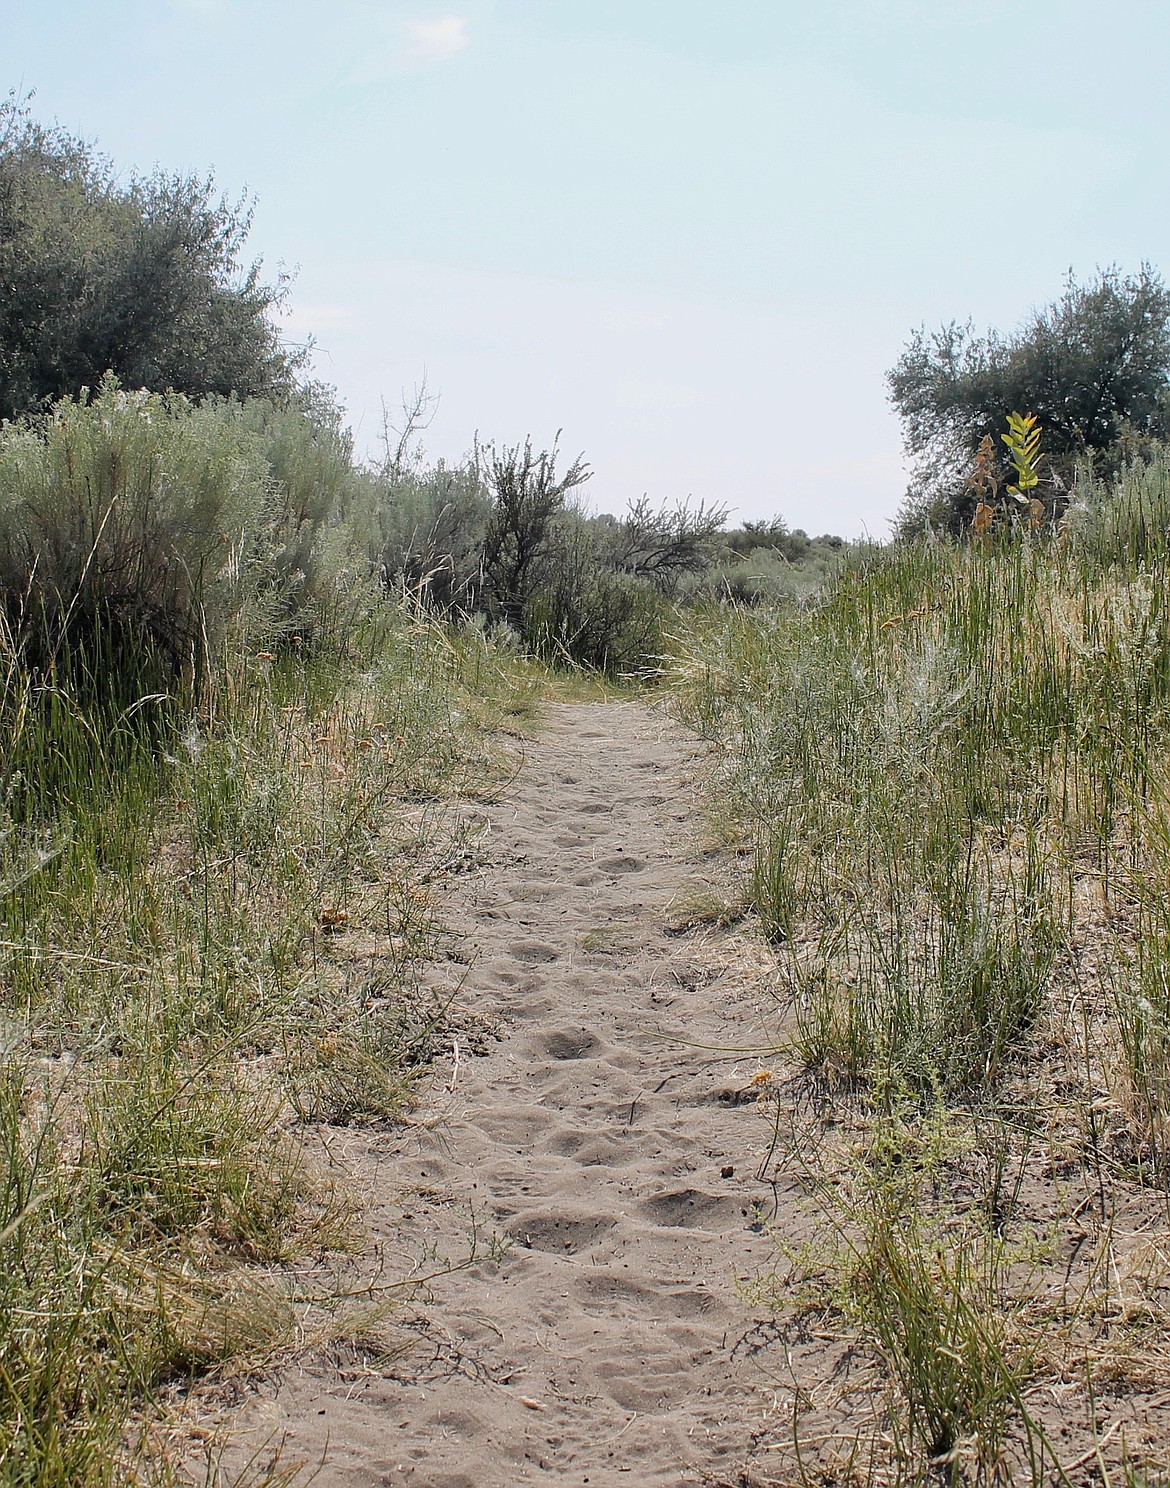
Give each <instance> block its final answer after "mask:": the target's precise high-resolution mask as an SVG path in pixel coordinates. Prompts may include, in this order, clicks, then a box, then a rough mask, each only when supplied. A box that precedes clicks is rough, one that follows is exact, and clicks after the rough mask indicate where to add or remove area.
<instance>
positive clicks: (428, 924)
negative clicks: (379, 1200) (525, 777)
mask: <svg viewBox="0 0 1170 1488" xmlns="http://www.w3.org/2000/svg"><path fill="white" fill-rule="evenodd" d="M86 681H87V685H84V686H81V687H77V688H71V687H70V685H69V681H68V679H67V678H65V677H63V676H61V675H58V676H57V677H54V678H50V679H46V678H43V677H41V678H38V677H36V676H35V675H30V674H28V673H26V672H24V671H22V669H21V667H20V666H19V665H18V658H17V657H16V656H15V655H14V654H12V653H10V663H9V667H8V672H7V688H6V690H5V691H4V692H3V695H2V696H0V742H2V743H3V745H4V746H5V747H4V750H3V757H4V758H5V760H6V780H5V782H4V784H5V795H4V800H5V803H6V807H7V810H6V818H5V821H4V826H3V835H2V837H0V865H2V869H0V871H2V873H3V887H4V893H3V895H2V896H0V985H2V987H3V994H2V1005H0V1038H2V1040H3V1043H2V1050H3V1058H2V1066H0V1151H2V1154H3V1155H2V1157H0V1269H2V1274H0V1484H5V1485H7V1484H12V1485H16V1484H20V1485H26V1484H28V1485H31V1484H37V1485H42V1484H43V1485H49V1484H53V1485H57V1484H59V1485H62V1488H64V1485H66V1484H68V1485H71V1488H78V1485H85V1488H88V1485H98V1484H107V1483H109V1484H114V1483H119V1484H121V1483H125V1482H128V1481H135V1480H136V1475H137V1474H140V1473H145V1472H148V1471H150V1472H153V1473H154V1474H155V1476H156V1477H157V1476H158V1474H159V1473H163V1472H164V1470H169V1469H166V1463H165V1460H163V1459H161V1458H160V1459H158V1460H155V1461H154V1462H153V1466H152V1465H151V1463H150V1462H147V1461H146V1460H145V1459H144V1458H143V1455H142V1454H143V1452H146V1454H147V1456H148V1457H151V1456H153V1455H156V1454H154V1449H153V1448H151V1447H150V1442H151V1441H152V1437H151V1435H150V1433H146V1435H144V1436H142V1437H141V1439H140V1444H139V1447H137V1448H135V1447H134V1445H133V1443H134V1440H135V1437H134V1436H133V1434H132V1433H131V1434H128V1433H127V1423H128V1421H129V1420H130V1418H131V1416H132V1414H133V1413H135V1412H139V1411H141V1410H142V1409H143V1408H144V1405H145V1403H146V1402H148V1401H149V1398H150V1395H151V1392H152V1391H153V1390H154V1389H155V1387H156V1386H158V1385H159V1384H160V1383H162V1382H163V1381H166V1380H172V1379H176V1378H178V1379H182V1378H185V1377H188V1376H191V1375H194V1374H198V1373H199V1372H201V1371H203V1370H206V1369H208V1368H211V1367H213V1366H215V1365H217V1364H218V1363H220V1362H221V1361H233V1363H234V1365H236V1366H239V1365H240V1364H244V1365H246V1364H247V1361H248V1360H249V1359H252V1358H255V1359H257V1360H263V1359H265V1358H268V1357H270V1356H271V1355H272V1353H273V1352H274V1351H275V1352H279V1351H280V1350H281V1349H283V1348H287V1347H288V1346H289V1345H290V1344H291V1343H292V1341H293V1339H294V1337H295V1331H296V1312H295V1308H296V1293H295V1290H294V1289H293V1288H292V1287H291V1285H290V1284H289V1283H286V1282H285V1281H283V1280H282V1279H281V1278H282V1272H281V1267H282V1266H283V1265H284V1263H286V1262H288V1261H289V1260H292V1259H294V1258H295V1257H296V1256H297V1255H298V1254H300V1253H302V1252H303V1251H305V1250H306V1249H307V1248H309V1249H313V1250H320V1249H322V1248H325V1249H328V1248H329V1247H330V1246H334V1245H337V1244H342V1243H350V1242H349V1241H348V1240H347V1239H346V1236H345V1229H346V1226H347V1225H349V1226H351V1227H352V1223H353V1221H352V1217H350V1218H347V1204H346V1200H345V1197H344V1195H341V1194H337V1193H333V1192H332V1191H331V1190H330V1188H329V1187H328V1185H327V1184H326V1183H325V1181H324V1179H323V1178H322V1177H321V1175H319V1174H317V1173H315V1171H314V1169H313V1166H312V1164H310V1163H308V1162H307V1160H306V1158H305V1156H304V1152H303V1150H302V1146H301V1143H300V1141H299V1139H298V1129H299V1127H300V1125H301V1124H302V1123H303V1122H306V1121H310V1122H317V1121H329V1122H334V1123H340V1122H353V1121H384V1120H388V1119H393V1118H395V1117H396V1116H397V1115H399V1114H401V1113H402V1112H403V1110H404V1109H405V1108H406V1107H408V1106H409V1104H410V1102H411V1100H412V1098H413V1092H414V1086H415V1081H416V1079H417V1075H418V1072H419V1071H420V1070H421V1069H422V1068H424V1067H425V1062H426V1060H427V1059H428V1058H429V1057H430V1054H431V1053H432V1052H433V1051H434V1050H435V1049H436V1048H437V1047H438V1044H439V1040H440V1039H441V1036H442V1016H443V1008H442V1006H441V1005H439V1004H436V1003H435V1002H434V1001H433V1000H431V999H430V998H428V997H427V996H424V994H423V993H422V992H421V990H420V989H419V987H418V985H417V983H416V979H415V976H414V967H415V966H416V965H417V963H418V960H419V958H420V957H423V956H425V955H427V954H429V953H430V952H431V951H432V950H433V949H434V947H435V945H436V943H437V938H438V937H439V936H440V935H441V927H440V926H439V925H438V923H437V921H436V918H435V914H434V911H433V909H432V907H431V892H432V887H433V884H434V883H435V882H436V881H438V879H439V878H440V877H441V866H440V865H441V863H442V861H443V860H444V857H445V855H446V852H447V844H448V843H449V841H450V834H451V832H452V831H454V830H455V828H454V827H450V828H449V827H448V826H447V825H446V824H445V803H447V802H448V801H450V800H452V799H453V798H454V797H456V796H464V797H465V796H467V795H474V794H476V793H481V792H483V791H485V790H490V789H493V788H494V781H495V780H496V779H497V778H498V775H499V770H500V766H501V764H502V754H501V752H500V750H499V747H498V746H497V745H496V744H495V743H494V742H493V735H494V733H495V732H496V731H497V730H498V729H500V728H502V727H507V726H513V725H514V721H515V720H517V719H519V718H522V717H526V716H530V715H531V714H532V712H533V711H534V709H535V707H536V705H537V700H538V698H539V696H540V692H541V690H542V687H543V673H542V672H541V670H540V669H537V668H533V667H530V666H528V664H527V663H525V662H524V661H523V660H522V659H521V658H519V657H517V656H514V655H509V654H507V653H498V652H496V651H495V650H493V648H492V647H490V646H489V645H487V644H486V643H485V642H484V640H483V638H482V636H480V635H478V634H477V633H476V632H474V631H466V632H463V633H456V632H455V631H452V630H450V629H448V628H447V627H445V626H442V625H439V624H435V623H428V622H425V621H423V620H422V619H420V618H419V617H417V616H415V617H410V616H407V615H404V614H401V613H397V612H395V611H393V610H390V609H387V610H384V611H379V612H375V613H374V614H372V616H371V619H370V621H369V622H368V624H367V625H366V627H365V628H364V629H363V630H361V631H359V632H358V633H356V634H355V635H354V637H353V640H352V643H351V645H350V647H349V654H348V656H347V657H346V658H344V659H339V658H338V657H337V656H334V657H333V658H332V659H330V658H327V657H325V656H322V655H321V654H319V653H315V652H308V651H307V652H306V654H305V656H304V657H303V658H302V657H301V656H300V655H299V654H298V653H297V651H296V650H295V649H294V650H291V651H290V653H289V654H288V655H287V656H285V657H283V658H277V657H269V656H252V657H247V656H240V657H238V658H237V659H236V660H235V661H234V662H230V663H229V664H228V665H227V667H226V668H225V671H224V672H223V674H222V675H221V677H220V678H219V679H218V680H217V686H216V688H215V690H214V693H209V692H207V691H205V692H204V694H203V707H202V709H201V712H200V714H198V715H195V714H191V713H184V711H183V709H182V708H181V706H179V704H178V703H173V704H167V705H166V706H165V707H164V706H163V705H162V704H161V703H159V704H152V705H151V709H148V708H146V707H142V708H139V709H137V710H133V709H131V710H127V709H126V708H124V707H121V706H115V704H113V703H112V702H110V701H109V700H108V698H103V696H102V690H101V689H100V688H95V687H94V686H92V685H88V679H86ZM152 710H153V711H152Z"/></svg>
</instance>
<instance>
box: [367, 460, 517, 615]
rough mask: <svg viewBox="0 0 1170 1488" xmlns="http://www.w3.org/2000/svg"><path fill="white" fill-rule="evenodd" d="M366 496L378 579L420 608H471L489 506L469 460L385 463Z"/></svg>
mask: <svg viewBox="0 0 1170 1488" xmlns="http://www.w3.org/2000/svg"><path fill="white" fill-rule="evenodd" d="M367 500H369V501H370V504H371V507H372V510H371V512H370V515H369V517H368V519H367V522H368V526H369V537H368V542H367V545H368V548H369V551H370V555H371V558H372V560H373V564H374V567H375V569H376V570H377V571H378V572H379V573H380V574H381V575H382V578H383V579H384V581H385V582H386V584H387V585H389V586H390V587H392V588H394V589H398V590H402V591H405V592H407V593H409V594H412V595H414V596H415V597H416V598H417V599H418V600H419V602H420V603H422V604H423V605H425V606H426V607H427V608H428V609H434V610H438V611H442V612H452V611H462V612H463V613H471V612H472V611H474V610H475V609H476V608H477V606H478V605H479V603H480V597H481V592H482V588H483V543H484V536H485V533H486V531H487V525H488V519H489V517H490V514H491V501H490V499H489V497H488V494H487V492H486V491H485V489H484V487H483V483H482V482H481V480H480V478H479V475H478V473H477V472H476V469H475V467H474V466H473V465H454V466H448V465H445V464H443V462H442V461H440V462H439V463H438V464H437V465H436V466H435V467H434V469H432V470H428V471H421V472H420V471H398V472H395V471H391V472H390V474H389V475H388V476H387V477H386V479H385V480H383V481H380V482H378V483H376V484H375V485H374V486H373V488H372V496H370V497H368V498H367Z"/></svg>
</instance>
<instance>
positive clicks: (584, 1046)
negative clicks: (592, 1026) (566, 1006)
mask: <svg viewBox="0 0 1170 1488" xmlns="http://www.w3.org/2000/svg"><path fill="white" fill-rule="evenodd" d="M542 1043H543V1048H544V1052H545V1053H546V1054H547V1055H548V1056H549V1058H550V1059H585V1058H586V1057H587V1056H588V1055H590V1054H592V1053H594V1051H595V1050H597V1049H599V1048H600V1047H601V1045H600V1043H599V1042H598V1040H597V1039H595V1038H594V1037H593V1035H592V1034H591V1033H589V1032H587V1031H586V1030H585V1029H584V1028H579V1029H573V1030H571V1031H570V1030H568V1029H559V1030H558V1031H557V1032H556V1033H550V1034H548V1036H547V1037H546V1038H545V1039H544V1040H543V1041H542Z"/></svg>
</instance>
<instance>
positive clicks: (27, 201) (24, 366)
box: [0, 94, 302, 418]
mask: <svg viewBox="0 0 1170 1488" xmlns="http://www.w3.org/2000/svg"><path fill="white" fill-rule="evenodd" d="M250 226H251V212H250V210H249V208H248V205H247V203H246V202H245V201H240V202H237V203H235V204H232V203H230V202H228V201H227V200H226V199H225V198H222V197H217V195H216V191H215V185H214V181H213V180H212V179H211V178H210V177H207V178H200V177H196V176H192V175H183V174H167V173H165V172H162V171H155V172H154V173H152V174H151V175H149V176H139V175H133V174H131V175H129V176H125V177H120V176H118V175H117V174H116V173H115V171H114V169H113V166H112V165H111V163H110V161H109V160H107V159H106V158H105V157H104V156H103V155H101V154H100V153H99V152H98V151H97V150H96V149H95V148H94V147H93V146H92V145H90V144H88V143H86V142H85V141H83V140H80V139H76V138H74V137H73V136H71V135H69V134H68V133H67V132H66V131H64V130H62V129H60V128H56V127H54V128H46V127H44V126H43V125H40V124H38V123H37V122H36V121H35V120H33V119H32V118H31V116H30V114H29V111H28V108H27V106H26V104H25V103H24V101H23V100H21V99H19V98H17V97H16V96H15V95H13V94H10V95H9V97H8V98H7V100H5V101H0V417H3V418H13V417H16V416H18V415H20V414H25V413H32V412H36V411H38V410H40V409H43V408H45V407H47V406H48V405H49V404H50V403H52V402H54V401H56V400H57V399H59V398H62V397H65V396H68V395H71V394H76V393H77V392H78V391H79V390H80V389H81V388H82V387H83V386H89V387H95V386H97V385H98V383H99V382H100V381H101V378H102V376H103V374H104V373H106V372H107V371H112V372H114V373H115V374H116V376H117V377H118V379H119V380H120V382H121V383H122V384H123V386H126V387H132V388H140V387H142V388H148V389H150V390H152V391H160V392H161V391H166V390H168V389H173V390H174V391H176V392H182V393H188V394H195V395H198V394H202V393H221V394H225V395H226V394H232V393H234V394H237V395H239V396H240V397H249V396H253V395H257V394H263V395H268V396H274V395H275V396H282V395H284V394H286V393H288V392H290V391H291V390H292V389H293V387H294V384H295V373H296V370H297V368H298V366H299V365H300V361H301V360H302V358H301V357H299V356H298V355H296V354H290V353H289V351H288V350H287V349H286V348H285V347H284V345H283V344H282V342H281V339H280V336H279V333H278V331H277V329H276V326H275V324H274V321H273V312H274V311H275V310H276V308H277V307H278V306H279V304H280V301H281V298H282V294H283V285H282V284H280V283H278V284H277V285H275V286H273V285H270V284H266V283H265V282H263V280H262V278H261V272H260V267H259V265H258V264H256V263H252V264H250V265H248V264H245V263H243V262H242V253H243V249H244V245H245V241H246V238H247V235H248V231H249V228H250Z"/></svg>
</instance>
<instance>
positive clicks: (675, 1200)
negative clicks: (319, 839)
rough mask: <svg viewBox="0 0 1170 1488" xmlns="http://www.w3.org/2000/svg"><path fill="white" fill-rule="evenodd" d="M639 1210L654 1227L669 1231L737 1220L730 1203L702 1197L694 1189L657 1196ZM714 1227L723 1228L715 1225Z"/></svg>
mask: <svg viewBox="0 0 1170 1488" xmlns="http://www.w3.org/2000/svg"><path fill="white" fill-rule="evenodd" d="M640 1208H641V1211H642V1213H643V1214H645V1215H646V1217H647V1218H648V1219H649V1220H651V1221H652V1222H653V1223H654V1224H656V1225H661V1226H662V1227H663V1229H671V1230H682V1229H691V1228H692V1227H701V1228H706V1227H707V1226H708V1225H709V1224H711V1223H712V1222H716V1221H718V1220H720V1219H723V1220H731V1219H736V1220H738V1219H739V1218H740V1214H739V1210H738V1209H737V1208H736V1206H735V1204H734V1203H733V1202H732V1201H731V1200H730V1199H726V1198H723V1197H722V1196H721V1195H717V1194H709V1193H703V1192H702V1190H701V1189H697V1188H680V1189H677V1190H676V1191H675V1192H674V1193H664V1194H656V1195H655V1197H654V1198H652V1199H647V1200H646V1201H645V1202H644V1203H643V1204H642V1205H640ZM716 1227H717V1228H719V1229H723V1228H725V1226H724V1225H718V1224H717V1225H716Z"/></svg>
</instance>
